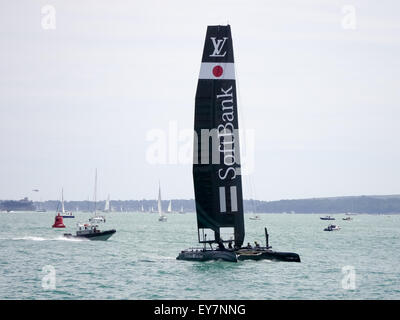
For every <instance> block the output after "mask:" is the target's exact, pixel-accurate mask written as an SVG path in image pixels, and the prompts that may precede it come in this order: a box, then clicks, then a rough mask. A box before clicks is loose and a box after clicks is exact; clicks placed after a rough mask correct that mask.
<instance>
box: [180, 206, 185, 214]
mask: <svg viewBox="0 0 400 320" xmlns="http://www.w3.org/2000/svg"><path fill="white" fill-rule="evenodd" d="M179 213H180V214H184V213H185V211H183V206H181V210H180V211H179Z"/></svg>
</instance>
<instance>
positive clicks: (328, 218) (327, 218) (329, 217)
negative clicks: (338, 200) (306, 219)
mask: <svg viewBox="0 0 400 320" xmlns="http://www.w3.org/2000/svg"><path fill="white" fill-rule="evenodd" d="M319 218H320V219H321V220H335V218H333V217H331V216H326V217H319Z"/></svg>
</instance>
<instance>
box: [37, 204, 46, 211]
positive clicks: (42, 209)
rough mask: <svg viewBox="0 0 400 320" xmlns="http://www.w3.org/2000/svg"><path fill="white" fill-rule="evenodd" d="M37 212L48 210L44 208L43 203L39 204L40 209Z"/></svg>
mask: <svg viewBox="0 0 400 320" xmlns="http://www.w3.org/2000/svg"><path fill="white" fill-rule="evenodd" d="M36 212H46V209H44V208H43V207H42V203H39V205H38V207H37V208H36Z"/></svg>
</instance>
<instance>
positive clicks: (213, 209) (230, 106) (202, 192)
mask: <svg viewBox="0 0 400 320" xmlns="http://www.w3.org/2000/svg"><path fill="white" fill-rule="evenodd" d="M238 129H239V126H238V113H237V103H236V81H235V68H234V58H233V46H232V36H231V28H230V26H229V25H227V26H208V28H207V34H206V39H205V45H204V51H203V57H202V63H201V68H200V76H199V81H198V85H197V92H196V102H195V119H194V130H195V137H194V157H193V182H194V192H195V199H196V213H197V227H198V238H199V239H198V240H199V242H200V243H202V244H203V245H204V247H203V248H201V249H188V250H183V251H181V252H180V254H179V255H178V257H177V259H178V260H194V261H207V260H225V261H234V262H236V261H237V260H245V259H252V260H260V259H271V260H283V261H300V258H299V256H298V255H297V254H296V253H284V252H275V251H272V250H270V247H269V246H268V244H267V245H266V247H259V246H257V247H256V248H248V247H245V248H243V247H242V245H243V241H244V237H245V228H244V217H243V196H242V178H241V171H240V170H241V167H240V148H239V133H238ZM207 244H208V245H209V248H208V247H207ZM213 245H217V248H214V247H213ZM226 246H227V247H226Z"/></svg>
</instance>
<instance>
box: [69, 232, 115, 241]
mask: <svg viewBox="0 0 400 320" xmlns="http://www.w3.org/2000/svg"><path fill="white" fill-rule="evenodd" d="M115 232H116V230H114V229H112V230H107V231H102V232H97V233H90V234H86V235H79V236H74V235H72V234H70V233H65V234H64V237H66V238H73V239H87V240H100V241H106V240H108V239H109V238H110V237H111V236H112V235H113V234H114V233H115Z"/></svg>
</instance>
